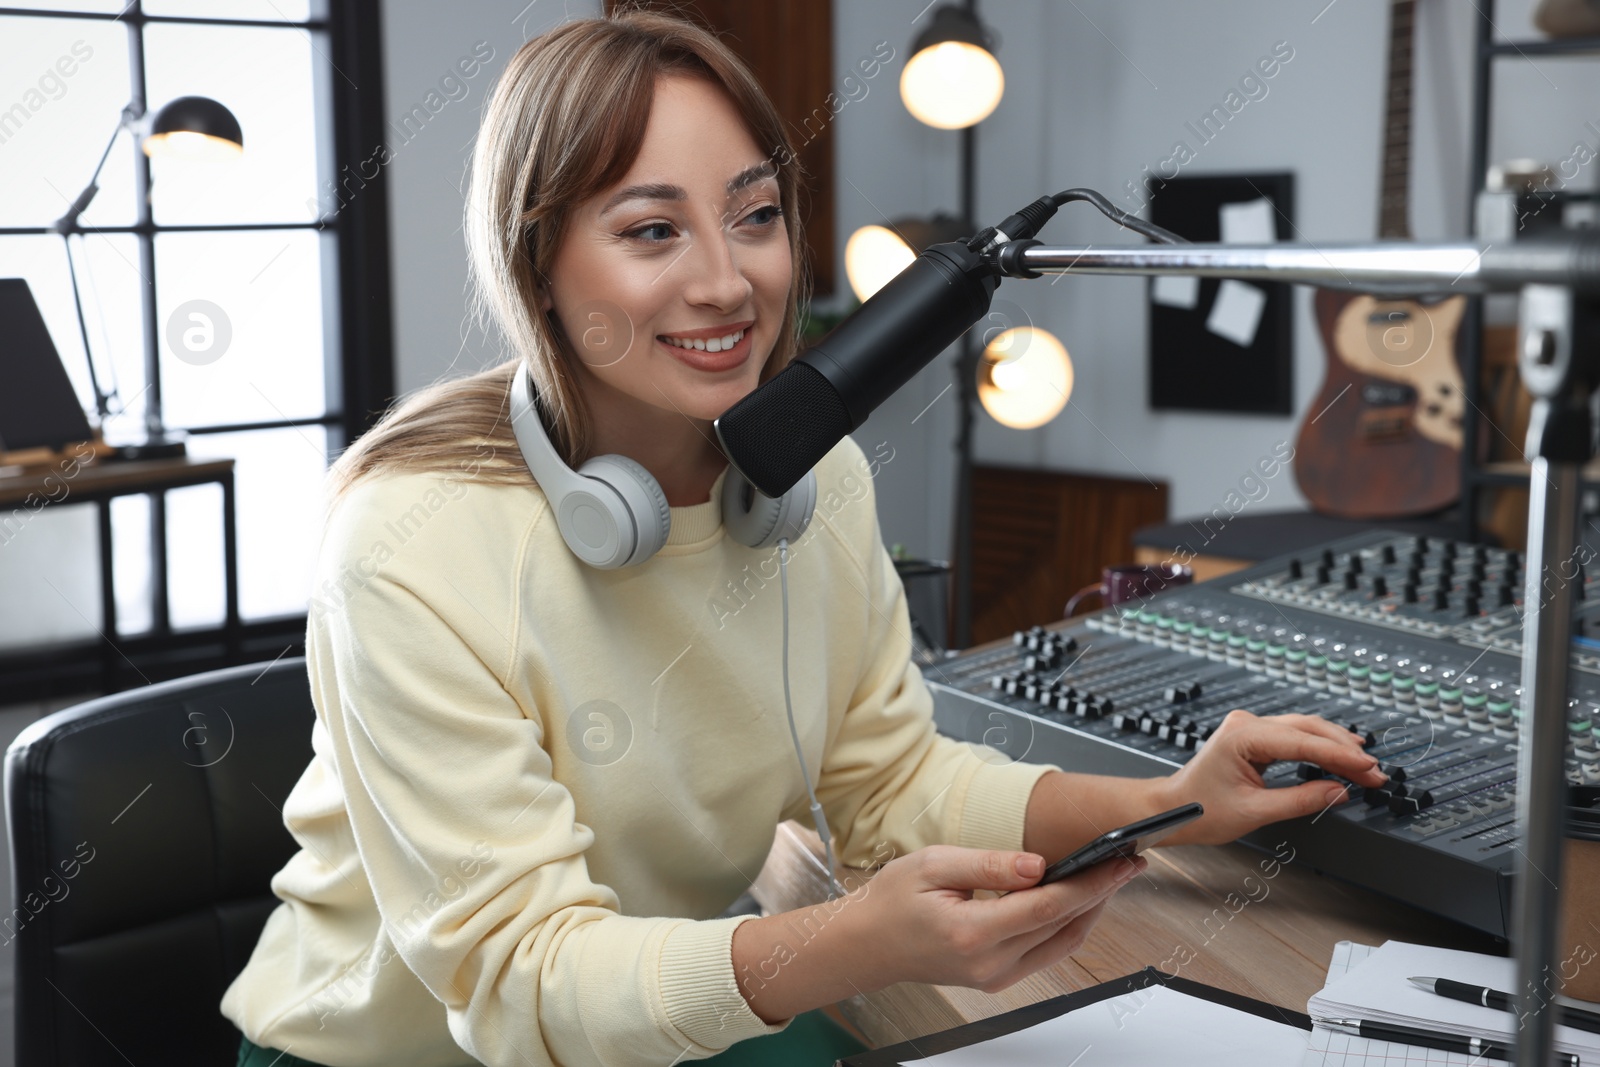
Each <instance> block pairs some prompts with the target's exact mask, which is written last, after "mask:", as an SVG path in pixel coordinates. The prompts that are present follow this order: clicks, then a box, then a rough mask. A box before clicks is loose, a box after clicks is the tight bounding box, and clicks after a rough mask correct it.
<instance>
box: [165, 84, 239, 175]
mask: <svg viewBox="0 0 1600 1067" xmlns="http://www.w3.org/2000/svg"><path fill="white" fill-rule="evenodd" d="M243 151H244V132H243V131H242V130H241V129H240V128H239V120H238V119H236V118H234V117H233V112H231V111H229V110H228V109H227V108H225V107H223V106H222V105H221V104H219V103H217V102H216V101H215V100H213V99H211V98H210V97H208V96H180V97H178V98H177V99H175V100H173V101H172V102H171V103H169V104H167V106H166V107H163V108H162V109H161V110H160V111H158V112H156V117H155V119H154V120H153V121H152V122H151V124H150V132H149V134H147V135H146V136H145V139H144V154H145V155H147V156H150V157H152V158H154V157H156V156H164V157H168V158H173V159H189V160H226V159H237V158H238V157H239V155H240V154H241V153H242V152H243Z"/></svg>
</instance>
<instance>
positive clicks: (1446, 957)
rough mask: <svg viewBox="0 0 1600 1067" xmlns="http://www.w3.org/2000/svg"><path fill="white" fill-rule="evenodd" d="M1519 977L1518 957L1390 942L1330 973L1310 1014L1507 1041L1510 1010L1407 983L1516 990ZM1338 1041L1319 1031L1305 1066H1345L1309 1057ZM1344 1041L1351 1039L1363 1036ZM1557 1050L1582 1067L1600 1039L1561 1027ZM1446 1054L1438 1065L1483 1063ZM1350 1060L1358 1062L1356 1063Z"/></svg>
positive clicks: (1597, 1053) (1599, 1050) (1512, 1021)
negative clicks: (1436, 981)
mask: <svg viewBox="0 0 1600 1067" xmlns="http://www.w3.org/2000/svg"><path fill="white" fill-rule="evenodd" d="M1516 972H1517V963H1516V961H1515V960H1513V959H1505V958H1502V957H1499V956H1487V955H1484V954H1483V953H1479V952H1460V951H1457V950H1455V949H1444V948H1433V947H1431V946H1428V945H1413V944H1409V943H1407V942H1404V941H1387V942H1385V943H1384V944H1383V946H1382V947H1380V948H1377V949H1374V950H1372V951H1371V953H1370V954H1369V955H1368V956H1367V957H1366V958H1365V959H1364V960H1358V961H1354V962H1353V965H1352V966H1351V967H1350V969H1349V970H1348V971H1346V972H1345V973H1344V975H1342V976H1340V977H1337V978H1335V977H1333V976H1332V974H1331V973H1330V976H1329V982H1328V984H1327V986H1325V987H1324V988H1323V990H1322V991H1321V992H1320V993H1318V994H1316V995H1315V996H1313V997H1312V998H1311V1001H1310V1003H1309V1005H1308V1010H1309V1012H1310V1014H1311V1015H1312V1016H1313V1017H1316V1018H1348V1019H1364V1020H1370V1021H1373V1022H1384V1023H1396V1024H1399V1025H1402V1026H1415V1027H1422V1028H1425V1029H1431V1030H1438V1031H1440V1032H1441V1033H1450V1034H1457V1035H1459V1036H1462V1037H1477V1038H1482V1039H1485V1040H1495V1041H1501V1042H1505V1041H1508V1040H1511V1039H1512V1036H1513V1033H1514V1030H1515V1027H1516V1022H1517V1019H1516V1016H1514V1015H1512V1014H1511V1013H1510V1012H1503V1011H1498V1010H1496V1009H1494V1008H1485V1007H1482V1006H1479V1005H1476V1004H1464V1003H1462V1002H1461V1001H1458V1000H1450V999H1448V998H1446V997H1441V996H1438V995H1436V994H1433V993H1429V992H1427V991H1426V990H1422V989H1418V988H1417V987H1416V986H1414V985H1412V984H1411V983H1410V982H1408V981H1406V979H1407V978H1408V977H1410V976H1412V975H1416V976H1418V977H1424V978H1452V979H1455V980H1456V981H1458V982H1468V983H1470V984H1472V985H1481V986H1488V987H1490V988H1491V989H1504V990H1511V989H1514V988H1515V987H1516V982H1517V977H1516ZM1338 1036H1339V1035H1328V1034H1326V1033H1325V1032H1323V1031H1320V1030H1319V1031H1316V1032H1314V1034H1313V1039H1312V1043H1311V1046H1310V1047H1309V1048H1308V1055H1307V1059H1306V1063H1308V1064H1312V1063H1315V1064H1324V1063H1326V1064H1329V1065H1333V1067H1337V1065H1338V1064H1339V1063H1342V1062H1344V1060H1343V1059H1334V1058H1324V1059H1320V1060H1313V1059H1311V1058H1310V1055H1311V1052H1312V1051H1313V1050H1315V1048H1316V1047H1317V1046H1318V1045H1323V1046H1329V1045H1335V1044H1336V1042H1334V1041H1331V1040H1324V1039H1326V1038H1335V1037H1338ZM1346 1040H1347V1041H1350V1042H1354V1041H1357V1040H1359V1039H1356V1038H1347V1039H1346ZM1365 1044H1367V1045H1369V1046H1384V1047H1386V1048H1393V1049H1400V1050H1409V1051H1411V1052H1412V1053H1413V1055H1414V1054H1415V1050H1414V1049H1413V1048H1412V1047H1411V1046H1407V1045H1386V1043H1384V1042H1365ZM1555 1046H1556V1049H1557V1051H1560V1052H1570V1053H1573V1054H1575V1055H1577V1056H1579V1057H1581V1058H1582V1059H1583V1060H1584V1061H1585V1062H1589V1063H1593V1062H1597V1061H1600V1034H1591V1033H1588V1032H1586V1031H1583V1030H1575V1029H1573V1028H1572V1027H1570V1026H1560V1025H1558V1026H1557V1027H1556V1031H1555ZM1351 1055H1354V1049H1352V1050H1351ZM1449 1055H1450V1054H1448V1053H1443V1052H1440V1053H1434V1057H1437V1059H1436V1060H1435V1062H1439V1063H1461V1064H1469V1063H1480V1064H1481V1061H1474V1060H1471V1059H1469V1058H1468V1057H1465V1056H1461V1057H1454V1058H1450V1059H1445V1058H1444V1057H1446V1056H1449ZM1351 1062H1355V1061H1354V1060H1353V1059H1352V1060H1351ZM1361 1062H1362V1063H1363V1064H1366V1065H1373V1067H1375V1064H1374V1062H1373V1061H1372V1060H1370V1059H1365V1058H1363V1059H1362V1060H1361ZM1395 1062H1399V1057H1398V1056H1397V1057H1395Z"/></svg>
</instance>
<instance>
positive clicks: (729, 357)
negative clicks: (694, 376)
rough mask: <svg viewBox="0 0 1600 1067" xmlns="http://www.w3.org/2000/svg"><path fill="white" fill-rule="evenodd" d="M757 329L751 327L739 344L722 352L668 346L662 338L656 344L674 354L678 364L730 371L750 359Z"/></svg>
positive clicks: (699, 368)
mask: <svg viewBox="0 0 1600 1067" xmlns="http://www.w3.org/2000/svg"><path fill="white" fill-rule="evenodd" d="M754 335H755V327H753V326H751V327H749V328H747V329H746V330H745V331H744V336H743V337H741V338H739V343H738V344H736V345H734V346H733V347H732V348H724V349H723V350H722V351H721V352H707V351H705V350H703V349H699V348H679V347H678V346H677V345H672V344H668V343H667V342H665V341H663V340H662V339H661V338H660V337H657V338H656V344H658V345H660V346H661V347H662V348H665V349H666V350H667V351H668V352H670V353H672V357H673V358H674V359H676V360H677V361H678V362H680V363H683V364H685V365H687V366H690V367H693V368H694V369H695V370H703V371H728V370H733V369H734V368H735V367H740V366H743V365H744V361H745V360H747V359H749V358H750V349H751V346H752V345H753V344H754V339H753V338H754Z"/></svg>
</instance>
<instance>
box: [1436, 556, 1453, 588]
mask: <svg viewBox="0 0 1600 1067" xmlns="http://www.w3.org/2000/svg"><path fill="white" fill-rule="evenodd" d="M1455 573H1456V564H1455V561H1454V560H1452V559H1449V558H1448V557H1447V558H1445V559H1441V560H1440V561H1439V580H1440V581H1441V582H1442V581H1444V580H1445V579H1446V578H1452V577H1454V576H1455Z"/></svg>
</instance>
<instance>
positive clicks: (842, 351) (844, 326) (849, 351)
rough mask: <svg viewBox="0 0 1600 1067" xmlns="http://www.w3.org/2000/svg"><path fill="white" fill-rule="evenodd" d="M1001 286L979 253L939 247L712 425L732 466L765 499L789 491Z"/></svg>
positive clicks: (968, 323)
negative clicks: (764, 496)
mask: <svg viewBox="0 0 1600 1067" xmlns="http://www.w3.org/2000/svg"><path fill="white" fill-rule="evenodd" d="M990 232H992V231H990ZM981 236H983V235H980V237H981ZM974 243H977V239H974ZM980 247H981V246H980ZM999 284H1000V278H999V275H998V273H997V271H996V270H995V269H994V267H993V266H992V265H991V264H988V263H985V262H984V260H983V258H982V256H981V255H980V253H979V252H975V251H972V250H970V249H969V248H968V247H967V245H965V244H962V243H961V242H958V241H953V242H950V243H948V244H938V245H933V246H932V247H930V248H929V249H928V250H927V251H925V252H923V253H922V255H920V256H918V257H917V258H916V260H914V261H913V262H912V264H911V265H910V266H909V267H907V268H906V269H905V270H903V271H901V272H900V273H899V274H897V275H895V277H894V278H893V279H892V280H891V281H890V282H889V284H888V285H885V286H884V287H883V288H882V289H880V290H879V291H878V292H876V293H874V294H873V295H872V297H871V299H869V300H868V301H867V302H866V303H864V304H862V305H861V306H860V307H859V308H857V309H856V310H855V312H853V313H852V314H851V315H850V316H849V317H848V318H846V319H845V320H844V321H843V322H841V323H839V325H838V326H836V327H834V328H833V330H832V331H831V332H830V333H829V334H828V335H827V336H826V337H824V338H823V339H822V340H821V341H819V342H817V344H816V345H815V346H813V347H812V348H809V349H807V350H806V351H805V352H804V353H802V354H801V355H800V356H798V357H796V359H795V360H794V362H793V363H791V364H790V365H789V366H787V367H785V368H784V369H783V370H782V371H780V372H779V373H778V374H776V375H774V376H773V377H772V379H771V380H770V381H768V382H766V383H765V384H764V385H762V386H760V387H759V388H757V389H756V390H754V391H753V392H751V393H750V394H749V395H748V396H746V397H745V398H744V399H742V400H740V401H739V402H738V403H737V404H735V405H733V407H731V408H729V409H728V410H727V411H725V412H723V413H722V416H721V417H720V418H718V419H717V420H716V422H715V423H713V425H714V426H715V427H716V431H717V439H718V441H720V442H721V444H722V450H723V452H724V453H726V454H727V457H728V461H729V463H731V464H732V465H733V467H734V469H735V470H737V471H738V472H739V473H740V474H743V475H744V476H745V478H746V479H747V480H748V481H749V482H750V484H752V485H754V486H755V487H756V488H757V489H759V490H760V491H761V492H762V493H763V494H764V495H766V496H769V497H773V498H777V497H781V496H782V495H783V494H784V493H786V492H788V491H789V489H790V487H791V486H793V485H794V484H795V483H796V482H798V481H799V480H800V479H801V478H803V477H805V474H806V472H807V471H809V470H810V469H811V468H813V467H815V466H816V465H817V462H818V461H819V460H821V459H822V457H823V456H825V455H827V454H828V452H829V450H830V449H832V448H833V446H834V445H836V444H838V443H839V441H840V440H842V439H843V438H844V436H845V435H846V434H848V433H849V432H850V431H851V430H854V429H855V428H856V427H858V426H860V425H861V424H862V423H863V422H865V421H866V418H867V416H868V415H870V414H872V411H873V409H874V408H876V407H877V406H878V405H879V404H881V403H883V402H884V400H886V399H888V397H889V394H891V393H893V392H894V391H895V390H896V389H899V388H900V387H901V386H903V385H905V384H906V382H908V381H910V380H911V378H912V377H913V376H914V375H915V374H916V373H917V372H918V371H919V370H921V369H922V368H923V367H925V366H927V365H928V363H930V362H931V361H932V360H933V358H934V357H935V356H937V355H938V354H939V353H940V352H943V351H944V350H945V349H946V348H947V347H949V346H950V344H951V343H952V342H954V341H955V340H956V339H957V338H958V337H960V336H961V334H962V333H963V332H964V331H965V330H966V329H967V328H968V327H970V326H971V325H972V324H973V323H975V322H977V321H978V320H979V319H981V318H982V317H983V316H984V314H985V313H986V312H987V311H988V310H989V302H990V300H991V299H992V298H993V297H994V291H995V288H996V287H997V286H998V285H999Z"/></svg>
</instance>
